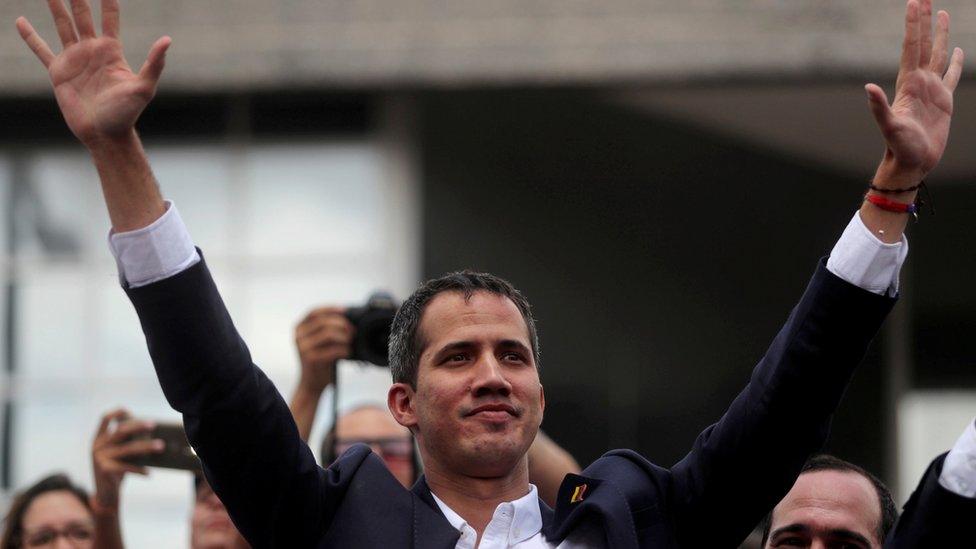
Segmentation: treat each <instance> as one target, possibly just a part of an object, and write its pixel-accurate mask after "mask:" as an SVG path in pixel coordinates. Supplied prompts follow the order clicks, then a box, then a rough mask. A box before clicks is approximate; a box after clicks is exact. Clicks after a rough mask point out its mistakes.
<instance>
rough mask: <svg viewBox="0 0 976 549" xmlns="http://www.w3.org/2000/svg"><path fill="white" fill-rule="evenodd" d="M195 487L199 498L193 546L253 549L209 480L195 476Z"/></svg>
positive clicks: (192, 526) (192, 522)
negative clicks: (232, 519) (238, 529)
mask: <svg viewBox="0 0 976 549" xmlns="http://www.w3.org/2000/svg"><path fill="white" fill-rule="evenodd" d="M193 487H194V494H195V496H196V497H195V499H194V502H193V514H192V515H191V517H190V549H250V548H251V546H250V545H248V543H247V541H245V540H244V537H243V536H241V533H240V532H238V531H237V527H236V526H234V523H233V522H232V521H231V520H230V515H228V514H227V508H226V507H224V504H223V503H221V501H220V498H218V497H217V494H214V491H213V488H211V487H210V483H208V482H207V479H205V478H204V477H203V475H200V474H196V475H194V477H193Z"/></svg>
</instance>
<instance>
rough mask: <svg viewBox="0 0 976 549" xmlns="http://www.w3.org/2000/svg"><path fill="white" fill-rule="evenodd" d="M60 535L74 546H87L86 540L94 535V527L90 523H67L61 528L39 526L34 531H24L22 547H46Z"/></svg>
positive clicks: (88, 540) (52, 543) (89, 539)
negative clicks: (38, 528)
mask: <svg viewBox="0 0 976 549" xmlns="http://www.w3.org/2000/svg"><path fill="white" fill-rule="evenodd" d="M61 537H63V538H64V539H66V540H68V541H69V542H70V543H71V544H72V545H74V546H75V547H88V546H89V545H88V542H90V541H91V540H92V538H94V537H95V528H94V526H92V525H90V524H69V525H68V526H66V527H65V528H63V529H61V530H55V529H54V528H41V529H40V530H36V531H34V532H25V533H24V547H48V546H51V545H54V542H56V541H57V540H58V538H61Z"/></svg>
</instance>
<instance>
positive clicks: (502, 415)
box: [401, 292, 545, 478]
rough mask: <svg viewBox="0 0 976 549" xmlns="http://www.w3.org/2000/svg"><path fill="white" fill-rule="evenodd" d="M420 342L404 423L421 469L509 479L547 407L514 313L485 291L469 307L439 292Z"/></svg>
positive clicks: (525, 332)
mask: <svg viewBox="0 0 976 549" xmlns="http://www.w3.org/2000/svg"><path fill="white" fill-rule="evenodd" d="M418 335H419V340H420V341H421V342H422V348H423V351H422V353H421V355H420V360H419V368H418V374H417V388H416V392H415V394H414V395H413V396H412V398H411V399H410V401H411V405H410V407H411V408H412V415H411V416H410V418H409V419H408V420H407V422H406V423H405V424H406V425H407V426H408V427H411V428H415V432H416V435H417V440H418V441H419V443H420V447H421V450H422V452H423V457H424V463H425V465H427V466H428V467H437V466H440V467H443V468H444V469H445V470H448V471H452V472H454V473H458V474H463V475H466V476H473V477H479V478H492V477H498V476H504V475H507V474H509V473H511V471H512V470H513V469H514V468H515V467H516V466H517V465H518V464H519V462H520V460H522V459H524V457H525V453H526V451H527V450H528V448H529V445H531V443H532V441H533V440H534V439H535V435H536V433H537V432H538V430H539V424H540V423H541V422H542V411H543V408H544V407H545V397H544V395H543V391H542V385H541V384H540V383H539V373H538V371H537V369H536V364H535V360H534V357H533V354H532V346H531V344H530V341H529V332H528V328H527V326H526V324H525V320H524V319H523V318H522V314H521V313H520V312H519V310H518V308H517V307H516V306H515V304H514V303H512V301H511V300H509V299H508V298H506V297H503V296H499V295H496V294H492V293H489V292H475V293H474V294H473V295H472V296H471V297H470V299H468V300H465V299H464V296H463V295H462V294H460V293H458V292H444V293H441V294H439V295H437V296H436V297H434V299H432V300H431V301H430V303H429V304H428V305H427V308H426V310H425V311H424V314H423V317H422V318H421V321H420V326H419V328H418ZM406 390H407V391H408V392H412V391H411V390H410V389H409V388H407V389H406ZM401 422H402V421H401Z"/></svg>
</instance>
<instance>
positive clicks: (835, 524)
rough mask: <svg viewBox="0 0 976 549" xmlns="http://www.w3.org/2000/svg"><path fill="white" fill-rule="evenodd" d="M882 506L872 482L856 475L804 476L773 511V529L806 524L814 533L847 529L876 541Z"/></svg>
mask: <svg viewBox="0 0 976 549" xmlns="http://www.w3.org/2000/svg"><path fill="white" fill-rule="evenodd" d="M880 522H881V506H880V504H879V503H878V495H877V492H876V491H875V489H874V485H872V484H871V481H869V480H868V479H866V478H865V477H863V476H861V475H859V474H857V473H854V472H847V471H844V472H841V471H814V472H810V473H804V474H802V475H800V477H799V478H798V479H797V480H796V484H794V485H793V488H792V489H791V490H790V492H789V493H788V494H787V495H786V497H785V498H783V501H781V502H780V503H779V504H778V505H776V508H775V509H774V510H773V523H772V529H773V530H776V529H777V528H781V527H783V526H787V525H791V524H804V525H807V526H809V527H811V528H814V529H846V530H851V531H853V532H857V533H859V534H862V535H864V536H865V537H867V538H868V539H873V538H874V536H875V532H876V530H877V527H878V524H879V523H880Z"/></svg>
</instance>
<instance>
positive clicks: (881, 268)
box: [827, 213, 908, 296]
mask: <svg viewBox="0 0 976 549" xmlns="http://www.w3.org/2000/svg"><path fill="white" fill-rule="evenodd" d="M906 257H908V239H907V238H905V235H902V236H901V242H897V243H895V244H886V243H884V242H882V241H880V240H878V238H877V237H876V236H874V235H873V234H872V233H871V231H870V230H868V228H867V227H865V226H864V222H863V221H861V215H860V213H855V214H854V217H853V218H852V219H851V222H850V223H848V224H847V228H846V229H844V234H842V235H841V236H840V239H839V240H837V244H836V245H834V249H833V250H831V252H830V258H829V259H827V270H829V271H830V272H832V273H834V274H835V275H837V276H838V277H840V278H841V279H843V280H846V281H847V282H850V283H851V284H853V285H855V286H857V287H859V288H863V289H865V290H867V291H869V292H873V293H876V294H879V295H890V296H894V295H895V294H897V293H898V273H899V272H901V266H902V265H904V264H905V258H906Z"/></svg>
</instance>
